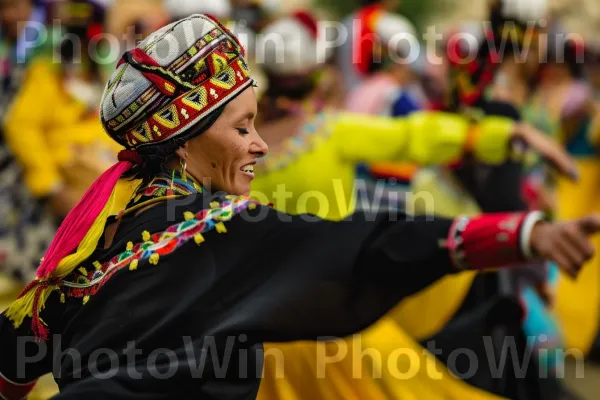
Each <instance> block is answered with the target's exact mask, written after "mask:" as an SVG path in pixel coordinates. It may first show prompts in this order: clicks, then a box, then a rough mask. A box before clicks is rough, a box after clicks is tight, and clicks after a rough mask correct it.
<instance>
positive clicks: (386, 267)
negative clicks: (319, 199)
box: [0, 15, 600, 399]
mask: <svg viewBox="0 0 600 400" xmlns="http://www.w3.org/2000/svg"><path fill="white" fill-rule="evenodd" d="M188 32H196V33H195V34H194V36H193V39H194V43H192V44H191V45H190V46H192V47H190V48H188V49H182V50H181V51H180V52H178V53H177V54H172V55H171V57H170V58H168V59H165V58H162V59H161V62H162V63H163V64H164V65H161V64H160V63H159V62H158V61H157V58H158V56H159V55H158V53H159V51H158V49H160V48H161V47H162V45H164V44H165V43H166V42H167V41H173V40H177V38H182V37H183V36H184V35H185V34H186V33H188ZM207 35H208V36H207ZM209 37H210V39H209V40H207V39H208V38H209ZM207 42H210V45H209V43H207ZM190 49H193V50H190ZM223 60H227V61H226V62H225V63H222V62H221V61H223ZM200 63H202V64H200ZM199 64H200V65H202V66H203V67H204V68H196V66H197V65H199ZM173 65H177V66H178V68H170V67H172V66H173ZM252 85H253V81H252V79H251V78H250V76H249V71H248V70H247V69H246V67H245V63H244V60H243V49H241V48H240V47H239V44H238V42H237V40H236V39H235V37H233V36H232V35H231V34H230V33H229V32H228V31H226V30H225V28H224V27H223V26H222V25H220V24H219V23H218V22H217V21H216V20H213V19H211V18H210V17H206V16H202V15H194V16H191V17H189V18H187V19H185V20H182V21H179V22H176V23H174V24H171V25H169V26H167V27H165V28H164V29H162V30H159V31H157V32H156V33H155V34H153V35H151V36H150V37H149V38H148V39H147V40H145V41H142V42H141V43H140V45H139V47H137V48H136V49H134V50H133V51H131V52H129V53H127V54H126V55H125V56H124V58H123V62H122V63H121V64H120V65H119V68H118V70H117V71H116V72H115V73H114V75H113V77H112V78H111V80H110V81H109V83H108V85H107V88H106V91H105V95H104V97H103V101H102V105H101V110H102V112H101V119H102V122H103V125H104V127H105V128H106V130H107V132H108V133H109V134H110V136H111V137H112V138H113V139H114V140H116V141H117V142H118V143H120V144H122V145H123V146H126V147H127V150H126V151H123V152H121V153H120V161H119V162H118V163H117V164H115V165H114V166H113V167H111V168H110V169H109V170H107V171H106V172H105V174H103V175H102V176H101V177H100V178H99V179H98V180H97V181H96V182H95V183H94V185H93V186H92V187H91V188H90V191H89V192H88V193H87V194H86V195H85V196H84V197H83V199H82V201H81V202H80V203H79V204H78V205H77V206H76V207H75V209H74V210H73V212H72V213H70V214H69V216H68V217H67V218H66V219H65V220H64V222H63V224H62V226H61V229H60V230H59V232H58V233H57V236H56V237H55V239H54V241H53V243H52V245H51V246H50V248H49V250H48V252H47V254H46V257H45V258H44V261H43V262H42V264H41V266H40V268H39V270H38V279H36V280H35V281H33V282H32V283H31V284H30V285H29V286H28V287H27V288H26V289H25V290H24V292H23V293H22V295H21V296H20V298H19V299H18V300H17V301H16V302H15V303H13V305H11V307H9V309H8V310H7V311H6V312H5V313H4V315H3V316H2V319H1V320H0V323H1V326H0V337H1V338H2V340H1V341H0V346H2V354H3V356H2V358H1V359H0V372H1V375H0V379H1V383H2V385H0V388H1V389H0V390H2V396H3V397H5V398H8V399H21V398H23V397H25V396H26V395H27V392H28V391H29V390H30V388H31V387H32V386H33V385H34V382H35V379H36V378H37V377H39V376H40V375H41V374H43V373H45V372H48V371H50V370H51V369H52V368H53V355H54V354H53V353H54V351H56V349H58V348H57V347H56V345H60V346H62V347H61V348H62V349H65V348H68V349H70V350H71V353H74V354H77V357H68V356H67V357H61V358H60V360H61V363H60V368H59V370H57V371H55V373H56V374H57V376H58V377H60V379H59V385H60V388H61V394H60V395H58V396H57V397H56V398H57V399H70V398H81V397H83V396H85V397H87V398H111V399H121V398H130V397H131V396H132V395H133V394H135V396H141V397H153V398H164V399H172V398H186V397H190V396H194V397H202V398H205V397H211V398H232V397H240V398H242V397H243V398H251V397H254V396H255V395H256V392H257V391H258V386H259V383H260V374H259V373H260V369H261V367H260V365H261V363H262V359H263V354H262V351H261V349H262V343H263V342H264V341H290V340H301V339H306V340H315V339H317V338H318V337H319V336H326V335H327V336H330V335H337V336H344V335H347V334H351V333H353V332H356V331H358V330H360V329H362V328H364V327H365V326H368V325H369V324H371V323H373V322H374V321H375V320H376V319H378V318H379V317H380V316H381V315H382V314H384V313H385V312H386V311H387V310H388V309H389V308H390V307H392V306H393V305H394V304H395V303H397V301H399V300H400V299H401V298H402V297H404V296H406V295H408V294H410V293H412V292H414V291H418V290H420V289H421V288H422V287H423V286H424V285H427V284H429V283H430V282H432V281H434V280H436V279H439V278H441V277H442V276H444V275H445V274H448V273H452V272H453V271H459V270H460V268H485V267H486V266H488V265H489V262H488V261H490V260H495V261H502V264H511V263H513V262H518V261H521V260H522V259H524V257H529V256H533V255H534V254H535V256H534V257H542V258H551V259H559V260H564V261H565V262H564V264H563V267H564V268H565V269H567V270H568V271H569V272H570V273H571V274H573V275H576V274H577V272H578V270H579V266H580V264H581V263H582V262H583V261H584V260H585V259H586V258H588V257H589V256H590V255H591V251H590V248H589V243H588V241H587V238H586V236H587V235H589V234H591V233H594V232H596V231H598V230H600V218H599V217H596V216H590V217H586V218H583V219H581V220H578V221H573V222H568V223H564V224H551V223H547V222H544V221H543V220H542V219H541V218H540V217H539V216H538V214H536V213H515V214H495V215H486V216H482V217H479V218H474V219H458V220H456V221H452V220H444V219H441V220H434V221H425V220H423V219H420V218H417V219H415V220H414V221H406V220H403V221H398V222H391V221H388V218H387V216H386V215H379V216H375V219H374V220H372V221H370V222H369V221H368V219H369V218H365V217H367V215H364V214H363V215H355V216H354V218H353V219H352V220H346V221H344V222H329V221H324V220H314V219H313V220H312V221H307V220H306V218H303V217H302V216H296V217H294V216H290V215H286V214H283V213H279V212H276V211H274V210H272V209H271V208H269V207H266V206H263V205H260V204H257V203H256V202H253V201H251V200H248V199H247V198H246V197H244V195H246V194H248V193H249V192H250V190H251V182H252V180H253V175H254V174H253V173H252V166H253V165H254V163H255V162H256V161H257V160H258V159H260V158H261V157H263V156H264V155H265V154H266V153H267V151H268V148H267V146H266V144H265V143H264V141H263V140H262V139H261V138H260V136H259V135H258V133H257V132H256V130H255V128H254V126H253V122H254V115H255V114H256V111H257V107H256V99H255V95H254V92H253V89H252ZM131 89H134V92H132V91H131ZM148 92H152V93H154V94H155V96H152V97H151V96H147V93H148ZM132 93H133V95H132ZM145 101H150V102H151V103H150V104H152V105H155V106H158V105H160V106H158V107H139V105H140V103H139V102H145ZM132 104H135V105H137V107H134V114H133V116H134V121H135V122H133V123H131V122H129V121H128V122H125V125H120V124H119V120H120V118H119V116H120V115H121V114H122V113H123V112H124V111H126V110H131V105H132ZM122 176H125V177H127V176H133V177H137V178H141V179H142V181H143V183H142V185H141V186H140V188H139V191H138V192H137V195H136V196H134V197H133V198H132V201H131V203H130V204H129V206H128V208H127V209H126V210H124V212H123V213H120V214H119V215H118V216H116V217H111V218H107V217H108V213H109V210H110V207H111V202H112V201H113V200H114V187H115V184H116V182H117V180H118V179H119V178H120V177H122ZM227 193H228V194H227ZM503 222H504V223H503ZM498 234H503V235H506V237H507V240H506V241H504V240H503V241H498V240H496V239H495V238H496V236H497V235H498ZM332 238H335V240H333V241H332ZM563 241H566V242H568V243H572V245H571V247H569V248H568V251H563V250H561V249H560V248H559V247H557V246H556V243H557V242H563ZM457 243H461V245H460V246H458V245H457ZM266 255H268V256H266ZM567 260H568V262H567ZM373 261H376V262H375V263H373ZM55 334H58V335H55ZM30 335H34V336H35V337H36V338H37V340H38V341H37V342H36V341H35V340H33V338H31V337H30ZM28 338H29V339H28ZM57 341H60V342H59V343H58V342H57ZM23 345H25V347H23ZM42 346H45V347H44V348H45V349H46V350H48V351H47V352H46V353H45V354H44V355H41V356H40V354H39V350H40V349H41V347H42ZM50 349H51V350H50ZM97 349H104V350H106V351H105V352H103V353H102V354H99V353H98V352H97V351H96V350H97ZM167 349H168V350H167ZM202 349H205V350H206V351H208V352H211V353H212V355H213V356H214V357H216V358H217V359H220V360H223V358H222V357H228V364H227V366H225V367H224V369H222V368H221V366H223V364H222V362H219V363H218V364H215V363H211V361H209V359H212V358H211V357H200V355H199V353H198V352H202ZM23 351H24V352H25V353H23ZM132 351H133V354H132V353H131V352H132ZM190 352H191V353H190ZM23 354H25V355H26V356H25V358H26V359H27V360H24V359H23ZM113 354H114V355H113ZM160 354H162V356H161V355H160ZM194 355H198V357H195V356H194ZM30 356H31V357H30ZM131 356H133V359H132V358H131ZM165 356H166V357H165ZM125 358H127V360H125ZM20 361H21V362H23V361H24V362H25V364H24V365H23V364H21V363H20ZM79 361H80V362H81V363H80V364H79ZM115 361H116V362H115ZM232 361H233V362H232ZM191 362H193V364H191ZM199 363H200V364H199ZM197 367H199V368H201V369H197ZM240 368H241V369H240ZM165 369H166V370H168V371H169V379H165V376H166V375H162V374H158V375H157V374H156V372H159V371H161V372H164V371H165ZM132 373H134V375H132ZM107 374H110V375H107ZM194 377H196V379H194ZM199 377H200V379H198V378H199Z"/></svg>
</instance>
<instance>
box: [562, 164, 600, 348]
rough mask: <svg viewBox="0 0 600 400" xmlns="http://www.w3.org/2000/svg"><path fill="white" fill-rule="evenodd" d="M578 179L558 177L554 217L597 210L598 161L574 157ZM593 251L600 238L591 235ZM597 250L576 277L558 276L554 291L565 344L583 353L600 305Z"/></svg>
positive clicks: (577, 215)
mask: <svg viewBox="0 0 600 400" xmlns="http://www.w3.org/2000/svg"><path fill="white" fill-rule="evenodd" d="M576 163H577V167H578V169H579V182H578V183H573V182H571V181H569V180H567V179H562V178H560V179H558V185H557V204H558V209H557V218H558V219H560V220H567V219H573V218H580V217H583V216H584V215H587V214H589V213H598V212H600V160H598V159H593V158H591V159H589V158H588V159H578V160H576ZM592 240H593V243H594V247H595V248H596V250H598V249H600V237H599V236H598V235H597V236H595V237H593V238H592ZM599 282H600V253H598V252H597V253H596V255H595V256H594V258H593V259H592V260H590V261H589V262H588V263H587V264H586V265H585V266H584V267H583V270H582V271H581V273H580V275H579V276H578V277H577V279H576V280H573V279H571V278H569V277H567V276H566V275H564V274H562V273H561V275H560V278H559V281H558V287H557V292H556V314H557V317H558V320H559V322H560V324H561V327H562V329H563V334H564V337H565V347H566V348H567V349H572V348H575V349H579V350H581V351H583V352H584V354H585V353H587V352H588V351H589V350H590V347H591V345H592V344H593V341H594V339H595V337H596V334H597V333H598V322H599V320H600V316H599V309H598V308H599V305H600V293H599V288H598V285H599Z"/></svg>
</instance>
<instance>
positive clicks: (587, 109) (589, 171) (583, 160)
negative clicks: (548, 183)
mask: <svg viewBox="0 0 600 400" xmlns="http://www.w3.org/2000/svg"><path fill="white" fill-rule="evenodd" d="M558 34H560V35H558V36H557V39H558V40H559V41H558V42H556V43H553V44H554V46H552V47H551V49H552V51H551V54H550V58H549V59H550V61H551V64H550V65H549V68H548V69H549V71H548V73H550V74H551V75H552V86H551V88H550V91H549V92H548V93H547V97H546V98H547V99H548V108H549V111H550V114H551V115H553V116H556V117H555V118H556V122H557V124H558V126H559V129H558V131H557V133H556V135H557V136H558V137H559V140H560V141H561V142H562V143H564V145H565V148H566V149H567V151H568V152H569V153H570V154H571V155H572V156H573V157H574V159H575V160H576V162H577V167H578V169H579V181H578V182H570V181H567V180H564V179H562V178H560V177H559V178H557V180H556V184H557V185H556V195H557V197H556V205H557V209H556V217H557V219H559V220H564V219H565V218H570V217H571V216H576V215H581V214H582V213H585V212H586V211H590V210H591V211H597V210H600V200H599V199H600V158H599V149H600V132H599V131H598V128H599V127H598V126H597V125H595V124H594V120H595V119H596V118H597V111H596V109H597V105H596V101H595V99H594V93H593V90H592V87H591V86H590V84H589V83H588V81H586V80H584V55H585V52H584V44H583V41H582V39H581V38H579V39H580V40H577V38H576V37H575V39H574V38H573V36H571V37H568V36H567V35H566V34H565V32H564V31H563V32H558ZM565 38H567V39H568V40H566V41H565ZM594 245H595V246H596V247H597V248H600V241H598V240H596V241H595V242H594ZM583 272H584V273H583V275H582V276H581V277H578V279H577V280H572V279H569V278H567V277H564V276H561V277H560V279H559V282H558V288H557V293H556V314H557V316H558V318H559V320H560V322H561V326H562V328H563V330H564V335H565V341H566V342H565V344H566V347H567V348H569V349H571V348H576V349H580V350H581V351H583V352H584V354H588V353H589V352H590V351H591V348H592V346H593V343H594V341H595V340H596V337H597V335H598V327H599V322H600V317H599V313H600V309H599V307H600V288H599V283H598V282H600V258H598V257H596V258H594V259H592V260H590V262H589V263H588V264H587V265H586V268H585V269H584V271H583ZM574 295H576V296H577V297H578V298H579V299H584V301H585V302H586V303H587V304H586V305H585V306H583V305H581V304H578V302H575V301H574V299H573V298H572V297H573V296H574Z"/></svg>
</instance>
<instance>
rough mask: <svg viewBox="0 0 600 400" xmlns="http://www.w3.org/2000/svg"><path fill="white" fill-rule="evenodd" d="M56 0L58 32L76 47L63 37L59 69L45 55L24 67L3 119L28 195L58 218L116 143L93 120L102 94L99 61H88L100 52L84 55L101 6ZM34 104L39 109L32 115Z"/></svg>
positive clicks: (107, 162)
mask: <svg viewBox="0 0 600 400" xmlns="http://www.w3.org/2000/svg"><path fill="white" fill-rule="evenodd" d="M58 5H59V6H60V7H61V11H60V13H59V15H61V16H62V18H61V19H62V20H63V21H64V26H65V32H63V33H68V34H71V35H76V36H77V37H79V38H81V42H80V43H79V44H81V47H80V48H78V43H77V42H73V41H70V40H66V41H63V42H62V43H61V46H60V48H59V49H58V52H59V57H60V58H61V59H62V61H63V63H62V64H60V67H59V65H56V64H54V63H53V62H52V60H51V59H49V58H44V57H40V58H38V59H37V60H35V62H33V63H32V64H31V65H30V66H29V68H28V69H27V72H26V77H25V79H24V81H23V83H22V86H21V88H20V90H19V92H18V94H17V96H15V99H14V101H13V104H12V107H11V110H10V112H9V114H8V115H7V118H6V120H5V138H6V141H7V143H8V145H9V146H10V148H11V150H12V151H13V153H14V154H15V156H16V158H17V160H18V161H19V162H20V163H21V165H22V166H23V169H24V172H25V183H26V184H27V186H28V187H29V189H30V190H31V192H32V193H33V194H34V195H35V196H36V197H38V198H40V199H47V200H48V202H49V203H50V205H51V206H52V208H53V209H54V211H55V213H56V215H57V216H58V217H59V218H61V217H64V216H65V215H66V214H67V213H68V212H69V211H70V210H71V208H72V207H73V206H74V205H75V204H76V203H77V201H78V200H79V198H80V197H81V195H82V194H83V193H84V192H85V191H86V190H87V188H88V186H89V185H90V184H91V183H92V182H93V181H94V180H95V178H96V177H98V176H99V175H100V174H101V173H102V171H103V169H105V168H104V167H106V166H107V165H110V164H111V162H112V161H114V151H115V150H118V147H115V144H114V143H111V142H110V141H108V140H107V139H106V137H105V135H104V134H103V130H102V126H101V125H100V124H99V123H98V121H97V119H96V116H97V112H98V110H97V107H98V104H99V99H100V97H101V95H102V87H101V85H100V83H99V80H100V66H99V65H98V64H97V63H96V62H95V61H94V60H95V59H97V58H96V57H99V54H90V53H88V49H89V48H90V47H89V46H88V44H89V43H90V42H91V41H93V40H95V37H96V36H97V35H101V34H102V26H103V22H104V13H103V11H104V9H103V8H102V7H100V6H98V5H97V4H96V3H95V2H92V1H84V0H70V1H68V2H61V3H58ZM40 103H41V104H44V107H41V108H36V110H37V111H36V112H32V111H31V110H32V109H34V107H35V104H40ZM125 197H126V194H123V196H121V201H126V199H125Z"/></svg>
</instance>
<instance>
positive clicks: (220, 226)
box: [215, 222, 227, 233]
mask: <svg viewBox="0 0 600 400" xmlns="http://www.w3.org/2000/svg"><path fill="white" fill-rule="evenodd" d="M215 228H216V229H217V232H219V233H226V232H227V228H225V224H224V223H222V222H219V223H218V224H216V225H215Z"/></svg>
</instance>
